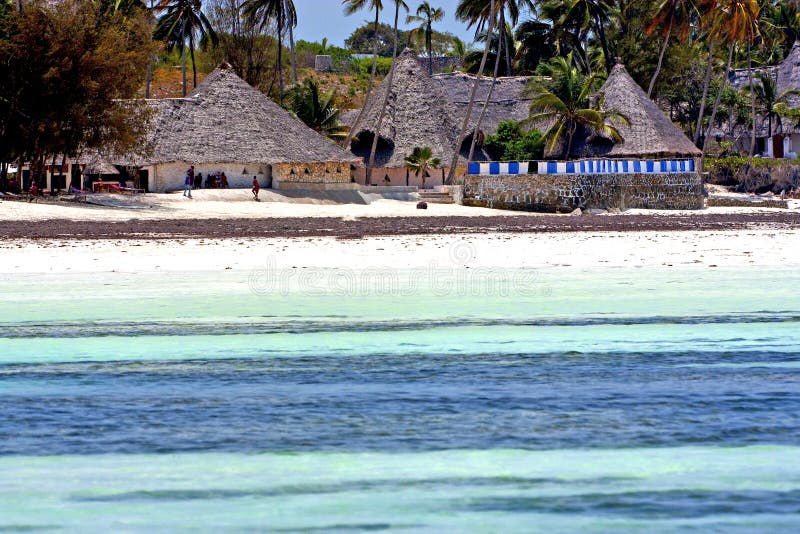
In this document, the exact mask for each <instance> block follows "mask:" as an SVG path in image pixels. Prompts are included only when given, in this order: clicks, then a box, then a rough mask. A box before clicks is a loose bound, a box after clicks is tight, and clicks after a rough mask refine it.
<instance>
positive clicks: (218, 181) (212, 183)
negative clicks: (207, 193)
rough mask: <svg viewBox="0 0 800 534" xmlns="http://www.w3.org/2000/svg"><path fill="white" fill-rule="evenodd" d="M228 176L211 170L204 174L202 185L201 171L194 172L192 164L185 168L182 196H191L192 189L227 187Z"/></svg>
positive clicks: (228, 185)
mask: <svg viewBox="0 0 800 534" xmlns="http://www.w3.org/2000/svg"><path fill="white" fill-rule="evenodd" d="M229 187H230V184H229V183H228V177H227V176H225V173H224V172H219V171H217V172H212V173H208V176H206V180H205V185H203V173H200V172H198V173H195V172H194V165H192V166H191V167H189V168H188V169H186V176H185V177H184V180H183V196H185V197H188V198H192V190H193V189H201V188H205V189H228V188H229Z"/></svg>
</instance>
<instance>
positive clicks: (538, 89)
mask: <svg viewBox="0 0 800 534" xmlns="http://www.w3.org/2000/svg"><path fill="white" fill-rule="evenodd" d="M552 66H553V81H552V84H551V85H550V86H546V85H544V84H542V83H541V82H537V81H533V82H531V84H530V85H529V86H528V87H526V88H525V94H526V95H527V96H530V97H531V107H530V112H531V115H530V117H528V118H527V119H526V120H525V121H524V122H525V123H526V124H538V123H540V122H542V121H547V122H552V123H553V125H552V126H551V127H550V129H548V130H547V132H545V134H544V140H545V152H546V153H547V154H549V155H552V154H553V152H554V151H555V149H556V147H557V146H558V144H559V143H562V144H563V146H564V151H563V154H562V155H563V158H564V159H568V158H569V157H570V154H571V152H572V143H573V138H574V137H575V133H576V132H577V130H578V128H579V127H582V128H585V129H586V130H588V131H589V132H590V133H594V134H598V135H601V136H603V137H607V138H609V139H611V140H612V141H614V142H616V143H619V142H621V141H622V136H621V135H620V133H619V130H618V129H617V127H616V126H614V124H613V123H618V124H619V123H621V124H628V123H629V121H628V118H627V117H626V116H625V115H623V114H621V113H619V112H617V111H614V110H603V109H602V99H598V102H596V103H595V105H592V104H591V103H590V98H589V97H590V95H591V94H592V91H593V90H594V86H595V82H596V76H595V75H590V76H583V75H582V74H580V72H579V71H578V69H577V68H575V66H574V65H573V64H572V57H570V56H567V57H566V58H563V57H558V58H555V59H554V60H553V65H552Z"/></svg>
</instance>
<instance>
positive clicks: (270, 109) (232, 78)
mask: <svg viewBox="0 0 800 534" xmlns="http://www.w3.org/2000/svg"><path fill="white" fill-rule="evenodd" d="M148 104H149V105H150V106H152V107H154V108H155V114H154V115H155V117H154V118H153V119H152V125H153V126H152V131H151V134H150V136H151V143H152V145H153V150H152V154H151V155H150V156H147V157H146V158H144V159H145V161H144V163H149V164H153V163H169V162H173V161H187V162H191V163H198V164H203V163H264V164H273V163H325V162H348V163H355V162H357V161H358V158H357V157H355V156H353V155H352V154H351V153H349V152H348V151H346V150H344V149H342V148H341V147H339V146H338V145H336V144H335V143H334V142H333V141H330V140H329V139H327V138H325V137H323V136H322V135H320V134H319V133H317V132H315V131H314V130H312V129H310V128H308V127H307V126H306V125H305V124H303V123H302V122H300V121H299V120H297V119H296V118H295V117H294V116H293V115H291V114H290V113H289V112H288V111H286V110H284V109H283V108H281V107H280V106H278V105H277V104H275V103H274V102H273V101H272V100H271V99H270V98H269V97H268V96H267V95H265V94H264V93H262V92H261V91H259V90H257V89H255V88H253V87H251V86H250V85H248V84H247V82H245V81H244V80H242V79H241V78H239V77H238V76H237V75H236V74H235V73H234V72H233V71H232V70H230V69H229V68H226V67H220V68H217V69H216V70H215V71H214V72H212V73H211V74H209V75H208V77H207V78H206V79H205V80H204V81H203V83H201V84H200V85H198V86H197V88H196V89H195V90H194V91H193V92H192V94H191V95H190V96H189V97H187V98H176V99H161V100H150V101H148ZM139 163H143V162H139Z"/></svg>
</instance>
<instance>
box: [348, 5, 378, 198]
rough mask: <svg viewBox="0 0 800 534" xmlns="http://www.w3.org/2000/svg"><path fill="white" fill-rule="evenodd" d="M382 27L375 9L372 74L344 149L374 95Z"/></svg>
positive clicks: (367, 183) (351, 138)
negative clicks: (379, 35)
mask: <svg viewBox="0 0 800 534" xmlns="http://www.w3.org/2000/svg"><path fill="white" fill-rule="evenodd" d="M379 25H380V11H379V10H378V9H377V8H375V24H374V26H373V29H374V33H375V38H374V42H373V43H372V73H370V75H369V84H367V91H366V93H365V94H364V105H363V106H361V111H359V112H358V117H357V118H356V121H355V122H354V123H353V127H352V128H350V130H349V131H348V132H347V137H345V138H344V147H345V148H346V149H348V150H349V149H350V142H351V141H352V140H353V135H354V134H355V133H356V132H355V126H357V125H359V124H361V119H363V118H364V111H365V110H366V109H367V103H368V102H369V95H370V94H371V93H372V85H373V84H374V83H375V71H376V70H377V69H378V26H379ZM366 185H369V182H366Z"/></svg>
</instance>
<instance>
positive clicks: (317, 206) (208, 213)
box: [0, 189, 800, 221]
mask: <svg viewBox="0 0 800 534" xmlns="http://www.w3.org/2000/svg"><path fill="white" fill-rule="evenodd" d="M192 195H193V198H192V199H189V198H184V197H183V196H182V195H181V193H169V194H148V195H144V196H120V195H94V197H93V202H97V203H99V204H105V205H96V204H85V203H82V202H81V203H76V202H66V201H57V200H47V201H37V202H32V203H28V202H9V201H0V221H2V220H29V221H39V220H48V219H62V220H94V221H127V220H130V219H139V220H157V219H189V220H191V219H219V218H268V217H278V218H296V217H341V218H352V217H358V218H363V217H443V216H455V215H463V216H497V215H503V216H519V217H536V216H539V215H540V214H537V213H529V212H520V211H507V210H496V209H488V208H473V207H466V206H459V205H456V204H428V209H427V210H418V209H417V208H416V198H415V197H414V196H413V195H412V197H411V200H393V199H388V198H382V197H381V195H377V194H365V193H360V192H357V191H341V192H330V193H328V194H319V195H318V196H317V197H316V198H315V197H314V196H304V197H297V198H294V197H292V196H288V195H284V194H280V193H278V192H275V191H270V190H262V191H261V195H260V198H261V202H254V201H253V199H252V198H253V197H252V194H251V193H250V191H249V190H245V189H228V190H202V189H201V190H198V191H193V192H192ZM740 196H743V195H740ZM356 202H358V203H356ZM789 209H790V210H800V200H789ZM769 211H774V209H770V208H759V207H745V208H727V207H724V208H723V207H719V208H717V207H715V208H708V209H707V210H704V212H707V213H758V212H769ZM695 213H698V212H693V211H659V210H628V211H626V212H625V214H631V215H636V214H695Z"/></svg>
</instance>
